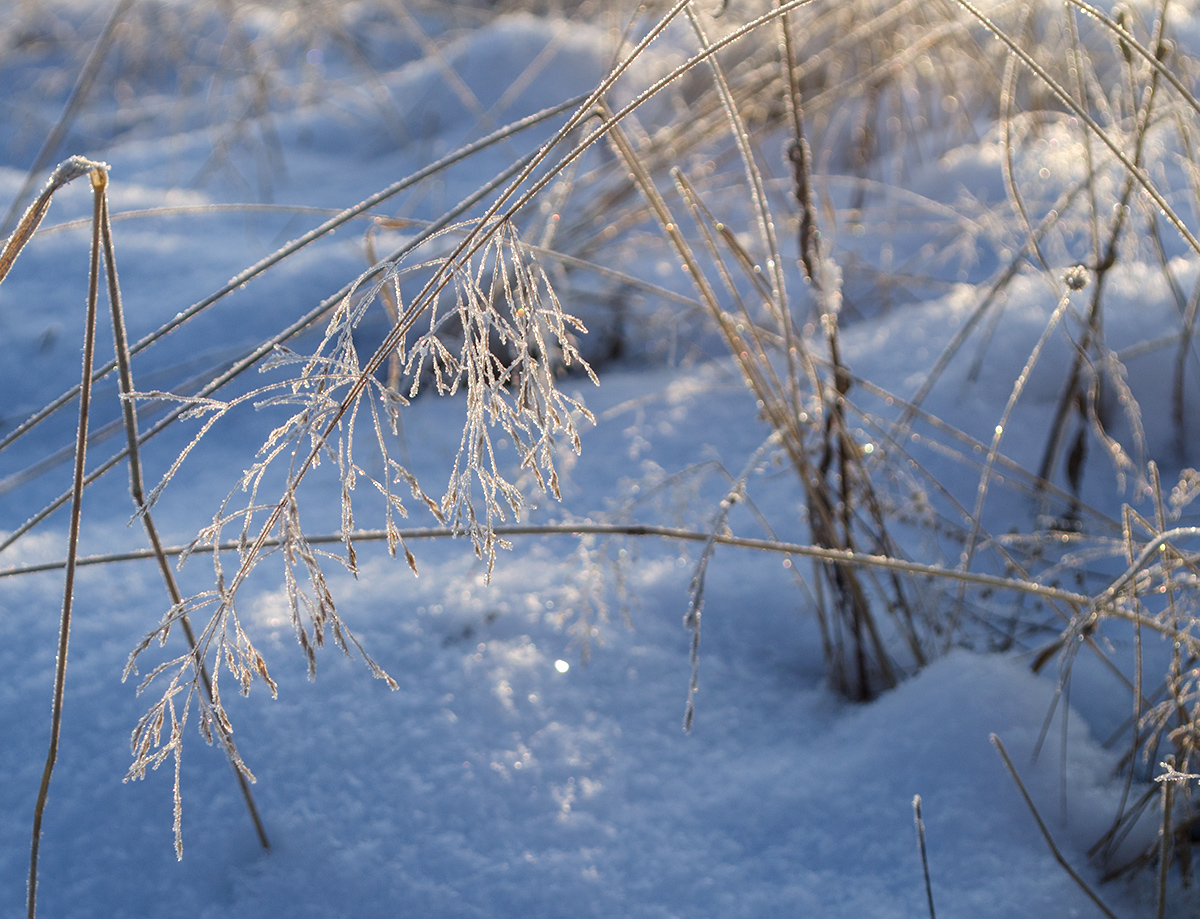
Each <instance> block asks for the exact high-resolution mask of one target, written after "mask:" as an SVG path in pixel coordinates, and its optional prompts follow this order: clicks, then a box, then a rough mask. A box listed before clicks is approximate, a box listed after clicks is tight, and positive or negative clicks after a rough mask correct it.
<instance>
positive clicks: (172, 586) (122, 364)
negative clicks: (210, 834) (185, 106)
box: [92, 169, 271, 856]
mask: <svg viewBox="0 0 1200 919" xmlns="http://www.w3.org/2000/svg"><path fill="white" fill-rule="evenodd" d="M92 181H93V184H97V187H98V192H97V194H99V195H100V198H101V202H100V212H99V218H100V231H101V238H102V242H103V248H104V271H105V276H106V277H107V279H108V301H109V305H110V307H111V309H112V330H113V346H114V350H115V352H116V360H117V372H118V376H119V379H120V383H121V396H122V399H121V413H122V416H123V418H124V424H125V438H126V444H127V448H128V451H129V491H130V494H131V496H132V498H133V506H134V508H135V510H136V511H137V514H138V516H140V517H141V520H142V525H143V527H144V528H145V530H146V537H147V538H148V539H149V540H150V546H151V549H152V550H153V552H154V555H155V558H157V560H158V569H159V572H160V573H161V574H162V577H163V582H164V584H165V585H166V589H167V594H168V595H169V596H170V598H171V606H172V607H173V608H178V607H181V606H182V604H183V594H182V593H181V592H180V590H179V585H178V583H177V582H176V580H175V572H174V570H173V569H172V568H171V564H170V562H168V561H167V556H166V554H165V553H164V552H163V545H162V540H161V538H160V537H159V535H158V527H157V526H155V524H154V517H153V516H152V514H151V512H150V508H149V507H147V506H146V491H145V487H144V485H143V478H142V460H141V450H140V448H139V446H138V427H137V410H136V407H135V406H134V403H133V400H132V395H133V393H134V388H133V371H132V369H131V368H130V363H129V345H128V335H127V334H126V331H125V314H124V311H123V309H122V308H121V287H120V284H119V283H118V281H117V261H116V253H115V247H114V245H113V238H112V223H111V221H110V220H109V214H108V195H107V183H108V174H107V173H106V172H105V171H104V170H103V169H97V170H95V172H94V173H93V180H92ZM179 624H180V626H181V627H182V629H183V634H184V637H185V638H186V639H187V643H188V649H189V650H190V651H191V653H192V656H193V657H194V658H195V660H196V666H197V667H198V668H199V671H200V678H201V683H202V685H203V687H204V692H205V694H206V695H207V697H208V702H209V704H210V705H212V704H214V702H215V699H214V693H213V685H212V678H211V677H210V676H209V674H208V668H207V666H206V664H205V662H204V660H203V658H202V657H201V656H200V652H199V649H198V648H197V646H196V634H195V632H194V631H193V629H192V623H191V620H190V619H189V618H188V617H187V615H186V614H184V615H182V616H181V617H180V618H179ZM213 721H214V723H215V724H216V725H217V730H218V733H219V735H220V741H221V748H222V750H224V752H225V754H226V757H227V758H228V760H229V764H230V766H232V767H233V772H234V775H235V776H236V778H237V783H238V787H239V789H240V790H241V793H242V799H243V800H244V801H245V803H246V810H247V811H248V812H249V814H250V820H251V822H253V824H254V830H255V832H256V833H257V835H258V841H259V843H260V844H261V845H262V847H263V848H264V849H270V848H271V843H270V842H269V841H268V839H267V832H266V829H265V828H264V827H263V822H262V819H261V818H260V816H259V813H258V807H257V806H256V805H255V803H254V796H253V794H251V792H250V785H249V783H248V782H247V779H246V775H245V771H244V770H245V767H244V766H243V765H241V757H240V756H239V755H238V753H237V748H236V747H235V746H234V743H233V738H232V737H230V736H229V734H228V733H227V732H225V731H224V729H223V728H224V726H223V724H222V722H221V720H220V719H219V718H217V719H213ZM175 847H176V853H177V854H178V855H179V856H182V854H183V846H182V839H181V837H180V834H179V827H178V826H176V838H175Z"/></svg>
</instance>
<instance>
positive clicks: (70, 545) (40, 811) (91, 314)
mask: <svg viewBox="0 0 1200 919" xmlns="http://www.w3.org/2000/svg"><path fill="white" fill-rule="evenodd" d="M91 175H92V186H93V197H94V209H93V217H92V221H93V222H92V248H91V265H90V268H89V270H88V295H87V314H86V318H85V320H84V332H83V382H82V383H81V385H80V393H79V426H78V429H77V432H76V439H75V473H74V479H73V482H74V484H73V487H72V491H71V523H70V528H69V532H68V535H67V560H66V566H65V567H66V574H65V577H64V579H63V608H62V617H61V620H60V624H59V631H58V656H57V663H56V665H55V670H54V697H53V702H52V705H51V713H50V746H49V749H48V750H47V751H46V765H45V768H44V769H43V770H42V782H41V786H40V787H39V788H38V795H37V802H36V804H35V805H34V809H33V839H32V841H31V842H30V845H29V887H28V898H27V901H26V904H27V906H28V915H29V919H34V916H35V915H36V913H37V884H38V855H39V852H40V849H41V841H42V817H43V815H44V814H45V811H46V800H47V797H48V795H49V792H50V778H51V776H52V775H53V774H54V764H55V762H56V760H57V759H58V740H59V734H60V732H61V730H62V713H63V694H64V689H65V687H66V680H67V648H68V644H69V641H70V637H71V611H72V605H73V602H74V599H75V568H76V564H75V563H76V559H77V558H78V555H79V527H80V522H81V520H82V519H83V485H84V475H83V470H84V461H85V458H86V455H87V429H88V418H89V413H90V411H91V397H92V385H91V380H92V361H93V358H94V356H95V349H96V299H97V291H98V287H99V276H100V235H101V234H100V223H101V220H100V218H101V208H102V201H103V197H104V193H103V183H102V180H100V179H98V178H97V172H96V171H93V172H92V173H91ZM47 202H48V198H47ZM44 212H45V211H44V209H43V211H42V213H44ZM39 219H40V218H39Z"/></svg>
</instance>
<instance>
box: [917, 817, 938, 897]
mask: <svg viewBox="0 0 1200 919" xmlns="http://www.w3.org/2000/svg"><path fill="white" fill-rule="evenodd" d="M913 822H914V823H916V825H917V847H918V848H919V849H920V850H921V870H922V871H924V873H925V899H926V900H927V901H928V902H929V919H937V913H935V912H934V910H933V884H932V883H931V882H930V880H929V853H928V852H926V850H925V820H924V819H923V818H922V817H921V796H920V795H914V796H913Z"/></svg>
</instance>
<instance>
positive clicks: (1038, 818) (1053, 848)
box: [991, 734, 1117, 919]
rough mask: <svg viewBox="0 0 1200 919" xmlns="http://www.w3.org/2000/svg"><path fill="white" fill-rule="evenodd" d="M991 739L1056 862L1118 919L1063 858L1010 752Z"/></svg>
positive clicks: (1114, 918)
mask: <svg viewBox="0 0 1200 919" xmlns="http://www.w3.org/2000/svg"><path fill="white" fill-rule="evenodd" d="M991 739H992V744H993V745H994V746H995V747H996V749H997V750H998V751H999V753H1000V758H1001V759H1003V760H1004V767H1005V768H1006V769H1007V770H1008V774H1009V775H1010V776H1012V780H1013V782H1014V783H1016V786H1017V790H1018V791H1020V792H1021V797H1022V798H1024V799H1025V806H1026V807H1028V808H1029V813H1031V814H1032V815H1033V819H1034V822H1035V823H1037V826H1038V829H1039V830H1040V831H1041V833H1042V838H1043V839H1045V840H1046V845H1047V846H1048V847H1049V849H1050V852H1051V854H1052V855H1053V856H1054V860H1055V861H1057V862H1058V864H1059V865H1060V866H1061V867H1062V869H1063V870H1064V871H1065V872H1067V874H1068V875H1070V877H1071V880H1073V881H1074V882H1075V883H1076V884H1078V885H1079V889H1080V890H1082V891H1083V892H1084V893H1085V894H1086V895H1087V897H1088V899H1089V900H1091V901H1092V902H1093V903H1095V904H1096V906H1097V907H1098V908H1099V910H1100V912H1102V913H1104V915H1105V916H1107V917H1108V919H1117V916H1116V914H1115V913H1114V912H1113V911H1112V910H1111V909H1109V908H1108V906H1106V905H1105V903H1104V901H1103V900H1101V899H1100V897H1099V895H1098V894H1097V893H1096V892H1095V891H1094V890H1092V888H1091V886H1090V885H1089V884H1088V882H1087V881H1085V880H1084V879H1083V877H1082V876H1081V875H1080V874H1079V872H1078V871H1076V870H1075V869H1074V868H1072V867H1071V863H1070V862H1068V861H1067V859H1066V858H1065V857H1064V856H1063V854H1062V852H1061V851H1060V850H1059V848H1058V845H1057V844H1056V843H1055V842H1054V837H1053V836H1051V835H1050V830H1049V829H1048V828H1047V827H1046V823H1045V821H1044V820H1042V815H1041V814H1040V813H1038V809H1037V805H1036V804H1034V803H1033V798H1031V797H1030V796H1029V792H1028V791H1027V790H1026V788H1025V783H1024V782H1022V781H1021V776H1020V775H1019V774H1018V773H1017V768H1016V766H1014V765H1013V762H1012V760H1011V759H1009V756H1008V751H1007V750H1005V749H1004V744H1003V743H1001V742H1000V738H999V737H997V736H996V735H995V734H992V735H991Z"/></svg>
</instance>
